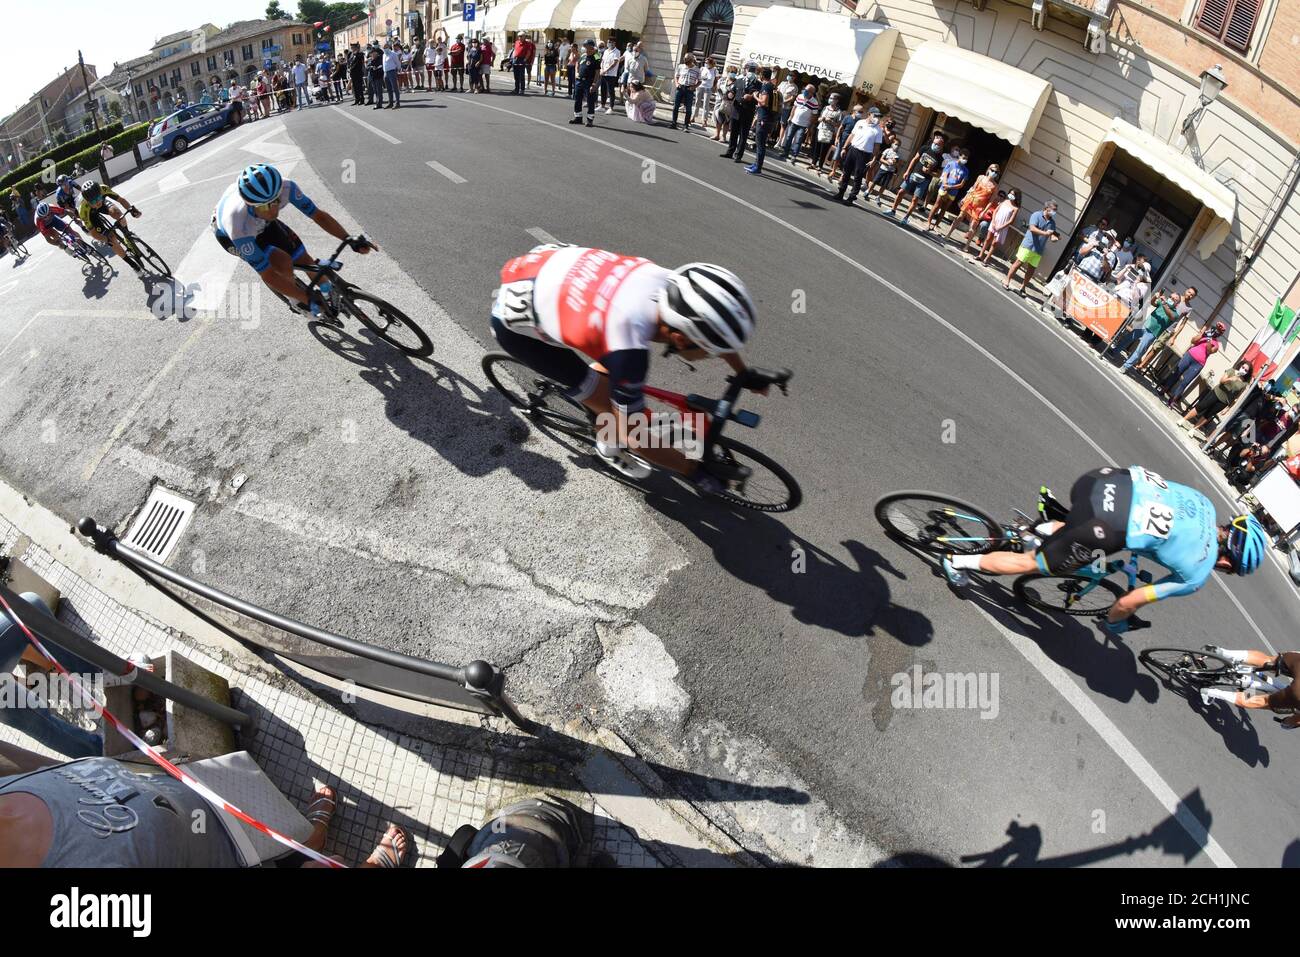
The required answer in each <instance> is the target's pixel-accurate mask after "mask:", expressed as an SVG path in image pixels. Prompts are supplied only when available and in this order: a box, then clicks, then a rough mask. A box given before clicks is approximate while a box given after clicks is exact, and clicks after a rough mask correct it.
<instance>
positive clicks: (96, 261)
mask: <svg viewBox="0 0 1300 957" xmlns="http://www.w3.org/2000/svg"><path fill="white" fill-rule="evenodd" d="M59 242H60V243H61V244H62V246H63V248H64V249H66V250H68V252H70V253H72V255H73V256H74V257H75V258H76V259H80V260H81V263H82V265H83V266H89V267H90V268H91V269H94V268H96V267H102V268H104V269H109V270H111V269H112V268H113V267H112V266H110V265H109V264H108V259H107V258H106V257H105V256H104V254H103V253H101V252H100V251H99V250H98V249H96V248H95V247H94V245H93V244H92V243H88V242H86V241H85V240H84V239H82V238H81V237H80V236H79V235H77V234H76V233H74V232H73V231H72V230H71V229H65V230H63V232H61V233H59Z"/></svg>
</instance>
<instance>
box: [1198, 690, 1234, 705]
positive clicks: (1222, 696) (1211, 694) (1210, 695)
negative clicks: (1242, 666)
mask: <svg viewBox="0 0 1300 957" xmlns="http://www.w3.org/2000/svg"><path fill="white" fill-rule="evenodd" d="M1201 698H1202V700H1204V701H1212V700H1213V701H1226V702H1228V704H1236V702H1237V692H1236V691H1229V690H1228V689H1227V688H1203V689H1201Z"/></svg>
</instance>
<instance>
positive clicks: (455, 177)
mask: <svg viewBox="0 0 1300 957" xmlns="http://www.w3.org/2000/svg"><path fill="white" fill-rule="evenodd" d="M424 165H425V166H427V167H429V169H431V170H433V171H434V172H435V173H441V174H442V175H443V176H445V177H447V178H448V179H449V180H451V181H452V182H453V183H456V184H460V183H468V182H469V180H467V179H466V178H465V177H464V176H461V175H460V174H459V173H457V172H456V171H455V170H451V169H448V168H447V167H445V166H443V165H442V164H441V163H435V162H434V161H433V160H429V161H428V162H427V163H425V164H424Z"/></svg>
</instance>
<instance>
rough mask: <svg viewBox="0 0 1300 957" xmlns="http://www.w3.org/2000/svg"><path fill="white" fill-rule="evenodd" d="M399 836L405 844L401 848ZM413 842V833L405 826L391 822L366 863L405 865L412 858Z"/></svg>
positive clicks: (390, 865) (383, 865)
mask: <svg viewBox="0 0 1300 957" xmlns="http://www.w3.org/2000/svg"><path fill="white" fill-rule="evenodd" d="M399 838H400V839H401V840H402V842H403V844H404V845H405V846H404V847H403V848H401V849H399V848H398V846H397V842H398V839H399ZM412 844H413V842H412V841H411V835H410V834H408V833H407V832H406V829H405V828H402V827H398V826H397V825H396V824H390V825H389V826H388V830H387V831H385V832H384V836H383V837H382V838H380V840H379V846H378V847H377V848H375V849H374V851H372V852H371V854H370V856H369V857H367V858H366V863H368V864H375V865H377V866H379V867H405V866H406V862H407V861H409V860H410V859H411V848H412Z"/></svg>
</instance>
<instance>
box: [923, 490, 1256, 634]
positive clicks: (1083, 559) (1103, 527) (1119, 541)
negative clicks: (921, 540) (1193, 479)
mask: <svg viewBox="0 0 1300 957" xmlns="http://www.w3.org/2000/svg"><path fill="white" fill-rule="evenodd" d="M1035 532H1037V533H1038V534H1039V535H1040V536H1042V537H1043V543H1042V545H1041V546H1040V547H1039V548H1038V549H1037V550H1036V551H1033V552H1029V553H1023V552H988V553H986V554H983V555H945V556H944V557H943V559H942V565H943V572H944V574H945V575H946V576H947V578H948V580H949V581H950V582H952V583H953V584H954V585H965V584H968V583H969V581H970V579H969V577H968V576H967V574H966V572H967V571H979V572H981V573H983V574H986V575H1024V574H1029V573H1032V572H1040V573H1042V574H1044V575H1069V574H1071V573H1073V572H1077V571H1078V570H1079V569H1081V568H1084V567H1085V566H1087V565H1090V564H1092V563H1093V562H1095V561H1097V559H1098V558H1099V557H1101V556H1102V555H1110V554H1113V553H1115V552H1119V551H1125V550H1127V551H1131V552H1133V553H1134V554H1135V555H1137V556H1139V557H1144V558H1149V559H1151V560H1152V561H1154V562H1156V563H1157V564H1160V565H1163V566H1164V567H1165V568H1167V569H1168V570H1169V574H1168V575H1167V576H1166V577H1164V578H1162V579H1161V580H1160V581H1158V582H1155V583H1154V584H1151V585H1140V586H1139V587H1137V588H1134V589H1133V590H1132V591H1130V592H1128V593H1127V594H1126V595H1124V596H1122V597H1121V598H1119V599H1117V600H1116V602H1115V604H1113V605H1112V606H1111V608H1110V611H1109V613H1108V614H1107V616H1106V624H1105V627H1106V629H1107V630H1108V631H1110V632H1111V633H1113V634H1123V633H1124V632H1125V631H1127V630H1128V629H1129V626H1130V625H1131V624H1132V621H1131V618H1132V615H1133V614H1134V613H1135V612H1136V611H1137V610H1138V609H1139V608H1141V607H1142V606H1143V605H1148V604H1150V603H1151V602H1154V601H1160V600H1161V599H1162V598H1172V597H1174V596H1176V595H1190V594H1191V593H1192V592H1195V591H1197V590H1199V589H1200V587H1201V586H1202V585H1204V584H1205V582H1206V580H1207V579H1208V578H1209V577H1210V572H1212V571H1214V569H1216V568H1218V569H1220V570H1222V571H1228V572H1235V573H1236V574H1238V575H1249V574H1250V573H1251V572H1253V571H1254V570H1255V569H1256V568H1258V567H1259V564H1260V562H1261V561H1263V559H1264V553H1265V552H1266V551H1267V550H1268V546H1269V544H1270V543H1269V538H1268V534H1267V533H1266V532H1265V531H1264V527H1263V526H1262V525H1261V524H1260V523H1259V521H1258V519H1256V518H1255V516H1253V515H1250V514H1246V515H1238V516H1237V517H1235V518H1233V519H1232V520H1231V521H1230V522H1227V523H1226V524H1223V525H1218V526H1216V525H1215V514H1214V505H1213V503H1211V502H1210V500H1209V499H1208V498H1206V497H1205V496H1204V495H1202V494H1201V493H1200V492H1198V491H1197V490H1196V489H1194V488H1189V487H1188V486H1186V485H1179V484H1178V483H1177V482H1167V481H1165V480H1164V479H1163V478H1161V477H1160V476H1159V475H1157V474H1156V473H1155V472H1151V471H1148V470H1147V469H1144V468H1141V467H1140V466H1136V465H1135V466H1133V467H1131V468H1128V469H1121V468H1101V469H1094V470H1093V471H1091V472H1087V473H1085V474H1084V475H1083V476H1081V477H1080V478H1079V480H1078V481H1077V482H1075V483H1074V488H1073V489H1071V490H1070V510H1069V514H1068V515H1067V516H1066V518H1065V520H1064V521H1047V522H1043V523H1042V524H1040V525H1038V526H1037V527H1036V528H1035Z"/></svg>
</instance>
